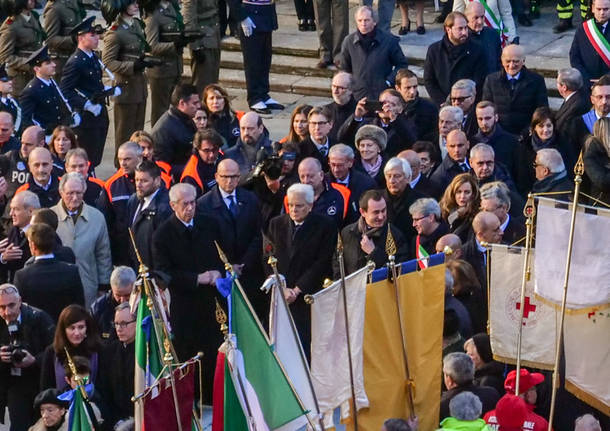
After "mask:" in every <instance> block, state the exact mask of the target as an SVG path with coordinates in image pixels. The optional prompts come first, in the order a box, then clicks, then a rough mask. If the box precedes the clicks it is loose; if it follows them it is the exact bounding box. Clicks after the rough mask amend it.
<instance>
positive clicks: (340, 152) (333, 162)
mask: <svg viewBox="0 0 610 431" xmlns="http://www.w3.org/2000/svg"><path fill="white" fill-rule="evenodd" d="M354 159H355V154H354V150H353V149H352V147H349V146H347V145H345V144H336V145H333V146H332V147H330V151H329V152H328V165H329V167H330V169H329V173H328V180H329V181H330V182H331V183H337V184H340V185H342V186H344V187H347V188H348V189H349V191H350V192H351V193H350V200H349V206H350V211H352V212H357V211H358V202H359V200H360V196H362V194H363V193H364V192H366V191H367V190H371V189H375V188H377V183H376V182H375V180H374V179H373V178H371V176H370V175H367V174H365V173H363V172H361V171H359V170H357V169H354V167H353V166H354Z"/></svg>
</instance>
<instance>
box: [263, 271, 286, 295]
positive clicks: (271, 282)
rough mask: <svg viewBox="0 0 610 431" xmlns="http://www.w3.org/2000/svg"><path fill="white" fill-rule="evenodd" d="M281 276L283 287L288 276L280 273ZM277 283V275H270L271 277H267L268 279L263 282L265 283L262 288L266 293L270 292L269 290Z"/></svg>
mask: <svg viewBox="0 0 610 431" xmlns="http://www.w3.org/2000/svg"><path fill="white" fill-rule="evenodd" d="M279 276H280V282H281V283H282V286H281V287H286V277H284V276H283V275H282V274H279ZM276 284H277V279H276V278H275V275H270V276H269V277H267V279H266V280H265V282H264V283H263V285H262V286H261V290H262V291H263V292H265V293H269V291H270V290H271V289H272V288H273V287H274V286H275V285H276Z"/></svg>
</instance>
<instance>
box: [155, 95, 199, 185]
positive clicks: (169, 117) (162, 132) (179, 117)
mask: <svg viewBox="0 0 610 431" xmlns="http://www.w3.org/2000/svg"><path fill="white" fill-rule="evenodd" d="M199 108H201V101H200V100H199V94H198V93H197V88H195V87H194V86H193V85H190V84H178V85H176V87H175V88H174V91H173V92H172V97H171V105H170V107H169V109H168V110H167V111H165V113H164V114H163V115H161V117H160V118H159V119H158V120H157V122H156V123H155V125H154V127H153V129H152V137H153V142H154V155H155V159H156V160H160V161H162V162H165V163H168V164H170V165H171V167H172V176H173V177H174V178H175V179H178V178H180V174H181V173H182V170H183V169H184V165H185V164H186V162H187V160H188V158H189V157H190V155H191V151H192V149H193V145H192V142H193V136H194V135H195V132H197V126H195V123H194V121H193V117H194V116H195V113H196V112H197V110H198V109H199Z"/></svg>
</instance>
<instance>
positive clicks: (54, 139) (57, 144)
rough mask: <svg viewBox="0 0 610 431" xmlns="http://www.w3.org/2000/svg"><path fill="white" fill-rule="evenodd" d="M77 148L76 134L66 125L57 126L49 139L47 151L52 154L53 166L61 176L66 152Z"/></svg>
mask: <svg viewBox="0 0 610 431" xmlns="http://www.w3.org/2000/svg"><path fill="white" fill-rule="evenodd" d="M72 148H78V140H77V138H76V135H75V134H74V132H73V131H72V129H70V128H69V127H68V126H57V127H56V128H55V129H54V130H53V134H52V135H51V140H50V141H49V151H51V154H52V155H53V168H54V170H55V171H56V173H57V174H58V175H59V176H61V175H63V173H64V172H65V171H66V154H68V151H70V150H71V149H72Z"/></svg>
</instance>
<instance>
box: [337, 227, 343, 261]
mask: <svg viewBox="0 0 610 431" xmlns="http://www.w3.org/2000/svg"><path fill="white" fill-rule="evenodd" d="M337 255H338V256H343V240H342V239H341V233H337Z"/></svg>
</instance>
